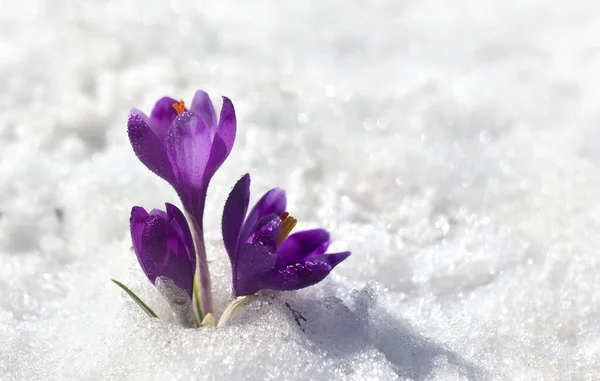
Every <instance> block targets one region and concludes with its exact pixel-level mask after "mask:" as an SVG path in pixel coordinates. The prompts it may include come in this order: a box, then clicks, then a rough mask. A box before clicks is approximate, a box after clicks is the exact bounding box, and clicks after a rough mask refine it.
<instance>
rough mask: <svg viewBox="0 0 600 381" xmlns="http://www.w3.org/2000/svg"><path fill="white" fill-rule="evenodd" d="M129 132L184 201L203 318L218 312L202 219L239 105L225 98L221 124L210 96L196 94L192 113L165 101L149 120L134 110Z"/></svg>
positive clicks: (138, 148) (232, 135)
mask: <svg viewBox="0 0 600 381" xmlns="http://www.w3.org/2000/svg"><path fill="white" fill-rule="evenodd" d="M127 129H128V133H129V140H130V142H131V146H132V147H133V150H134V152H135V154H136V155H137V157H138V158H139V159H140V161H141V162H142V163H144V165H146V167H148V169H150V170H151V171H152V172H154V173H156V174H157V175H158V176H160V177H162V178H163V179H165V180H166V181H168V182H169V183H170V184H171V185H172V186H173V188H175V191H176V192H177V194H178V195H179V197H180V199H181V202H182V204H183V207H184V209H185V212H186V213H187V215H188V217H189V219H190V222H191V225H192V226H191V227H192V235H193V237H194V242H195V244H196V252H197V262H198V277H199V279H200V287H199V288H200V298H201V300H200V303H201V309H202V313H203V314H206V313H209V312H212V298H211V290H210V288H211V286H210V274H209V272H208V264H207V262H206V249H205V247H204V234H203V224H202V220H203V214H204V204H205V201H206V192H207V189H208V184H209V182H210V179H211V178H212V176H213V175H214V173H215V171H216V170H217V169H218V168H219V167H220V166H221V164H223V162H224V161H225V159H226V158H227V156H228V155H229V153H230V152H231V149H232V147H233V142H234V140H235V134H236V118H235V110H234V108H233V104H232V103H231V101H230V100H229V99H228V98H226V97H223V106H222V108H221V115H220V117H219V118H218V119H217V115H216V113H215V110H214V107H213V104H212V102H211V100H210V98H209V96H208V94H206V93H205V92H204V91H201V90H199V91H197V92H196V94H195V96H194V99H193V100H192V104H191V107H190V109H189V110H187V109H186V108H185V104H184V102H183V101H179V102H177V101H176V100H175V99H173V98H169V97H164V98H161V99H159V100H158V102H156V105H155V106H154V109H153V110H152V112H151V113H150V116H149V117H148V116H146V115H144V114H143V113H142V112H141V111H139V110H136V109H134V110H132V111H131V113H130V115H129V120H128V122H127Z"/></svg>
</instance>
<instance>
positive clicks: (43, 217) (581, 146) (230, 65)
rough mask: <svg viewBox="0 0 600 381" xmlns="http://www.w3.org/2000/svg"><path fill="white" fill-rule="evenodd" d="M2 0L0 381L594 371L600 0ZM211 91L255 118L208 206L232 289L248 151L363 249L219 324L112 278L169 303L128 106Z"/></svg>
mask: <svg viewBox="0 0 600 381" xmlns="http://www.w3.org/2000/svg"><path fill="white" fill-rule="evenodd" d="M0 9H2V10H3V11H2V12H1V16H0V76H1V77H0V78H1V80H0V148H1V149H0V379H2V380H101V379H114V380H119V379H129V380H132V379H153V380H167V379H169V380H189V379H207V380H213V379H214V380H229V379H231V380H243V379H247V380H260V379H265V380H336V379H339V380H342V379H343V380H361V381H362V380H394V379H400V380H598V379H600V361H599V360H598V359H600V292H599V291H600V254H599V253H598V251H599V250H600V249H599V247H600V204H599V202H598V201H599V196H598V195H599V194H600V153H599V152H600V151H599V150H598V148H597V144H598V141H599V140H600V129H599V126H598V125H599V123H600V113H599V112H598V100H599V99H600V74H599V73H600V71H599V69H598V68H599V67H600V37H599V36H600V26H599V25H600V3H599V2H598V1H597V0H593V1H592V0H590V1H585V0H571V1H551V0H529V1H526V0H506V1H493V0H470V1H467V0H453V1H447V0H418V1H417V0H405V1H379V0H373V1H366V0H354V1H341V0H340V1H333V0H318V1H313V0H305V1H279V0H253V1H246V2H242V1H233V0H228V1H218V2H212V3H210V2H206V3H203V2H201V1H184V0H173V1H170V2H168V1H154V2H152V1H141V0H134V1H116V0H111V1H74V0H52V1H44V0H37V1H36V0H24V1H20V2H12V1H8V0H0ZM198 88H203V89H206V90H207V91H209V92H210V93H211V94H212V95H213V99H215V100H217V101H218V96H219V95H220V94H225V95H227V96H229V97H230V98H231V99H232V100H233V102H234V104H235V106H236V109H237V112H238V121H239V125H238V129H239V130H238V131H239V133H238V139H237V142H236V146H235V148H234V151H233V153H232V154H231V156H230V158H229V159H228V161H227V162H226V164H225V165H224V166H223V168H222V170H221V171H220V172H219V173H218V174H217V175H216V176H215V178H214V179H213V181H212V184H211V188H210V191H209V196H208V206H207V211H206V216H205V220H206V222H205V225H206V230H207V231H206V234H207V240H208V253H209V260H211V269H212V273H213V284H214V296H215V302H216V307H217V310H218V311H222V309H223V308H224V306H225V304H226V302H227V299H228V296H229V287H230V286H229V284H230V279H229V264H228V262H227V260H226V255H225V253H224V250H223V248H222V243H221V238H220V225H219V221H220V211H221V208H222V205H223V203H224V200H225V196H226V194H227V192H228V191H229V189H230V188H231V186H233V184H234V182H235V181H236V180H237V179H238V178H239V177H240V176H241V175H242V174H243V173H245V172H250V173H251V174H252V176H253V177H252V179H253V185H252V190H253V200H256V199H257V197H258V195H260V194H262V192H264V191H266V190H267V189H269V188H271V187H274V186H282V187H284V188H286V189H287V191H288V195H289V204H290V205H289V209H290V212H291V213H292V214H293V215H294V216H296V217H297V218H298V219H299V221H300V223H299V228H309V227H316V226H324V227H326V228H327V229H329V230H330V231H331V232H332V235H333V237H334V239H335V243H334V247H333V249H340V250H342V249H350V250H352V252H353V255H352V257H350V259H349V260H348V261H347V262H345V263H343V264H342V265H340V266H339V267H338V268H337V269H336V270H335V271H334V273H333V274H332V276H331V277H330V278H328V279H327V280H326V281H324V282H322V283H321V284H319V285H318V286H315V287H313V288H309V289H306V290H302V291H299V292H289V293H283V294H279V295H265V296H263V297H262V298H261V299H260V300H258V301H257V302H254V303H252V304H251V305H249V306H248V307H247V308H246V309H245V310H244V311H243V312H242V313H240V315H238V316H237V318H236V319H235V320H233V321H232V326H230V327H227V328H222V329H202V330H191V329H183V328H180V327H177V326H174V325H172V324H169V323H167V322H164V321H157V320H150V319H149V318H148V317H147V316H145V315H144V314H143V313H142V312H141V311H140V310H139V309H138V308H137V306H135V305H134V304H133V303H132V302H131V301H130V300H129V299H128V298H127V297H126V296H125V295H124V293H123V292H122V291H121V290H119V289H118V288H117V287H116V286H115V285H114V284H112V283H111V282H110V278H116V279H119V280H121V281H122V282H124V283H126V284H128V285H129V286H130V287H131V288H132V289H133V290H134V291H136V292H137V293H138V294H139V295H140V296H142V297H143V298H144V299H145V300H146V301H147V302H148V303H149V304H150V305H151V306H152V307H153V308H155V309H156V310H157V312H159V314H162V315H163V316H165V314H167V309H166V306H165V302H164V300H162V298H161V297H160V296H159V294H158V293H157V292H156V290H155V289H154V288H152V287H151V286H150V284H149V282H148V281H147V280H146V279H145V277H144V275H143V273H142V271H141V270H140V268H139V266H138V264H137V263H136V260H135V256H134V254H133V252H132V251H131V247H130V240H129V235H128V216H129V210H130V208H131V206H133V205H142V206H144V207H146V208H152V207H161V206H163V203H164V202H165V201H168V202H175V203H178V200H177V198H176V195H175V194H174V192H173V191H172V190H171V188H170V187H169V186H168V185H167V184H166V183H165V182H164V181H162V180H161V179H159V178H158V177H156V176H154V175H153V174H152V173H150V172H149V171H148V170H147V169H146V168H145V167H144V166H143V165H142V164H141V163H139V162H138V160H137V158H136V157H135V156H134V154H133V152H132V150H131V147H130V146H129V142H128V140H127V136H126V132H125V123H126V118H127V113H128V110H129V109H130V108H132V107H138V108H140V109H142V110H144V111H147V112H148V111H149V110H150V108H151V106H152V104H153V102H154V101H155V100H156V99H157V98H158V97H160V96H162V95H172V96H175V97H177V98H184V99H187V100H188V101H189V100H190V99H191V97H192V95H193V93H194V91H195V90H196V89H198ZM286 303H287V304H286ZM300 314H301V315H302V316H303V317H304V318H305V319H306V321H304V320H302V318H300V317H299V316H300ZM296 320H298V322H297V321H296Z"/></svg>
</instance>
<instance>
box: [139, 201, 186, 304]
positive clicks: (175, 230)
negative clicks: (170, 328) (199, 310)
mask: <svg viewBox="0 0 600 381" xmlns="http://www.w3.org/2000/svg"><path fill="white" fill-rule="evenodd" d="M165 207H166V211H162V210H158V209H154V210H152V211H151V212H150V213H147V212H146V210H145V209H144V208H142V207H140V206H134V207H133V208H132V209H131V217H130V220H129V221H130V229H131V238H132V241H133V247H134V249H135V254H136V255H137V258H138V260H139V262H140V265H141V266H142V269H143V270H144V272H145V273H146V276H147V277H148V279H150V281H151V282H152V283H153V284H154V283H155V282H156V278H157V277H165V278H169V279H170V280H172V281H173V283H175V285H177V286H178V287H180V288H181V289H183V290H184V291H186V292H187V293H188V295H189V296H190V299H191V298H192V294H193V287H194V284H193V282H194V274H195V271H196V253H195V251H194V243H193V241H192V235H191V232H190V228H189V226H188V223H187V221H186V219H185V216H184V215H183V213H182V212H181V210H179V209H178V208H177V207H176V206H175V205H172V204H169V203H167V204H165Z"/></svg>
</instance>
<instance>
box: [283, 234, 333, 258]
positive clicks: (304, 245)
mask: <svg viewBox="0 0 600 381" xmlns="http://www.w3.org/2000/svg"><path fill="white" fill-rule="evenodd" d="M329 243H330V240H329V233H328V232H327V230H324V229H314V230H305V231H301V232H298V233H294V234H292V235H290V236H289V237H287V238H286V239H285V240H284V241H283V242H282V243H281V245H280V246H279V251H278V252H277V262H276V264H275V266H276V267H283V266H287V265H291V264H294V263H298V262H301V261H305V260H308V259H311V258H312V257H315V256H318V255H322V254H325V251H327V248H328V247H329Z"/></svg>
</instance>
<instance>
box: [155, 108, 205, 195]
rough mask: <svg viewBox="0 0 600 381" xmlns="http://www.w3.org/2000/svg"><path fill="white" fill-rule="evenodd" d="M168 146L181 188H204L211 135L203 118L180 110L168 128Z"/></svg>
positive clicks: (166, 143) (166, 141)
mask: <svg viewBox="0 0 600 381" xmlns="http://www.w3.org/2000/svg"><path fill="white" fill-rule="evenodd" d="M165 145H166V148H167V154H168V157H169V160H170V161H171V163H172V165H173V168H174V170H175V176H176V178H177V182H178V185H179V187H180V188H182V187H195V188H204V187H205V186H204V185H205V184H204V183H203V181H202V179H203V175H204V170H205V168H206V163H207V161H208V155H209V154H210V146H211V136H210V131H209V129H208V127H207V126H206V124H205V123H204V121H203V120H202V118H200V117H199V116H197V115H195V114H193V113H192V112H189V111H187V112H184V113H181V114H180V115H179V116H177V118H176V119H175V121H174V122H173V124H172V125H171V127H170V128H169V131H167V135H166V137H165Z"/></svg>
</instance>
